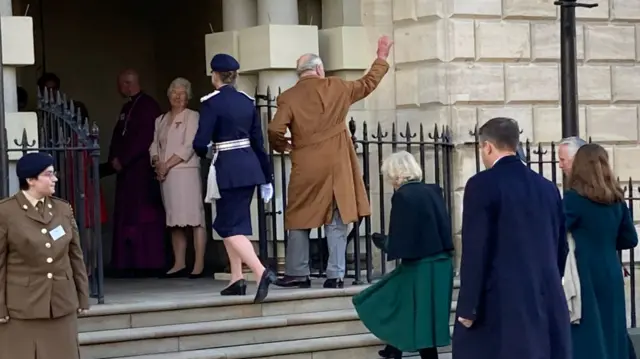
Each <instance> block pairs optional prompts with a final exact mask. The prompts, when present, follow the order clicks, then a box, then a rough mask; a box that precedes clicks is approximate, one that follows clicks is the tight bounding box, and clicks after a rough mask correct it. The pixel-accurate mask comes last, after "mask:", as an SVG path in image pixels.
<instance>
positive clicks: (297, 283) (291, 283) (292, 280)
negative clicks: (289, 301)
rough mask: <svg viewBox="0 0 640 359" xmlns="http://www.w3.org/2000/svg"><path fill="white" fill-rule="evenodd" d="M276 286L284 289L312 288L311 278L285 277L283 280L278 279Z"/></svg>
mask: <svg viewBox="0 0 640 359" xmlns="http://www.w3.org/2000/svg"><path fill="white" fill-rule="evenodd" d="M274 284H275V285H277V286H278V287H283V288H294V287H298V288H311V279H309V277H294V276H290V275H285V276H284V277H282V278H278V279H277V280H276V281H275V283H274Z"/></svg>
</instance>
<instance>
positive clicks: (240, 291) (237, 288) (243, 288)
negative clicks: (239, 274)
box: [220, 279, 247, 295]
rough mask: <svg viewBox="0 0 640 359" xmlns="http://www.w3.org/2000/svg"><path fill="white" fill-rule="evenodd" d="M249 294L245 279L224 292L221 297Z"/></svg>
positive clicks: (232, 284) (236, 282)
mask: <svg viewBox="0 0 640 359" xmlns="http://www.w3.org/2000/svg"><path fill="white" fill-rule="evenodd" d="M246 294H247V282H246V281H245V280H244V279H240V280H237V281H235V282H233V283H231V285H229V286H228V287H226V288H225V289H223V290H222V291H220V295H246Z"/></svg>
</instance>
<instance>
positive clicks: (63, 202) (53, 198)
mask: <svg viewBox="0 0 640 359" xmlns="http://www.w3.org/2000/svg"><path fill="white" fill-rule="evenodd" d="M49 198H51V200H53V201H54V202H60V203H62V204H66V205H69V206H71V203H70V202H69V201H67V200H66V199H63V198H60V197H56V196H51V197H49Z"/></svg>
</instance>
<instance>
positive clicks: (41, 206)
mask: <svg viewBox="0 0 640 359" xmlns="http://www.w3.org/2000/svg"><path fill="white" fill-rule="evenodd" d="M36 209H37V210H38V213H40V215H41V216H43V217H44V202H42V201H38V203H36Z"/></svg>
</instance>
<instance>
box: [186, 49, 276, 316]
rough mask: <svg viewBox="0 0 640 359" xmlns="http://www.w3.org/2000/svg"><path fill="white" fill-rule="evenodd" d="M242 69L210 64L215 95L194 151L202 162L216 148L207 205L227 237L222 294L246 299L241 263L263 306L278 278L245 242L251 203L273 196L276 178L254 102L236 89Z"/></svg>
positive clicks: (205, 108)
mask: <svg viewBox="0 0 640 359" xmlns="http://www.w3.org/2000/svg"><path fill="white" fill-rule="evenodd" d="M239 68H240V64H238V61H236V59H234V58H233V57H232V56H230V55H227V54H217V55H215V56H214V57H213V59H212V60H211V71H212V74H211V81H212V83H213V86H214V87H215V88H216V90H215V91H214V92H212V93H210V94H208V95H207V96H204V97H203V98H201V99H200V102H202V107H201V109H200V123H199V127H198V132H197V133H196V136H195V138H194V140H193V148H194V150H195V152H196V153H197V154H198V155H199V156H200V157H206V156H207V155H208V153H209V150H210V149H211V148H212V149H213V153H214V155H213V160H212V165H211V168H210V169H209V172H210V173H209V178H208V183H207V196H206V198H205V200H206V201H207V202H214V201H215V206H216V218H215V220H214V222H213V229H214V230H215V231H216V232H217V233H218V234H219V235H220V236H221V237H222V238H224V245H225V248H226V250H227V255H228V256H229V264H230V268H231V281H230V284H229V286H228V287H227V288H225V289H224V290H223V291H222V292H221V293H220V294H222V295H245V294H246V288H247V285H246V283H245V280H244V277H243V275H242V263H243V262H244V263H245V264H247V266H249V268H251V270H252V271H253V273H254V274H255V275H256V278H257V280H258V283H257V285H258V289H257V293H256V296H255V300H254V302H256V303H260V302H262V301H263V300H264V299H265V298H266V296H267V294H268V291H269V285H270V284H271V283H272V282H274V281H275V279H276V276H275V273H273V272H272V271H271V270H269V269H267V268H265V267H264V266H263V265H262V263H261V262H260V259H259V258H258V256H257V255H256V253H255V251H254V249H253V245H252V244H251V242H250V241H249V239H248V238H247V236H250V235H252V228H251V208H250V207H251V201H252V199H253V196H254V193H255V191H256V186H260V191H261V197H262V198H263V199H264V200H265V202H268V201H269V200H270V199H271V197H272V196H273V185H272V184H271V183H272V182H273V173H272V172H271V165H270V163H269V157H268V155H267V153H266V151H265V149H264V140H263V138H262V126H261V123H260V117H259V116H258V112H257V111H256V108H255V104H254V100H253V98H251V97H250V96H249V95H247V94H245V93H244V92H241V91H238V90H236V88H235V82H236V78H237V76H238V72H237V71H238V69H239Z"/></svg>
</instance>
